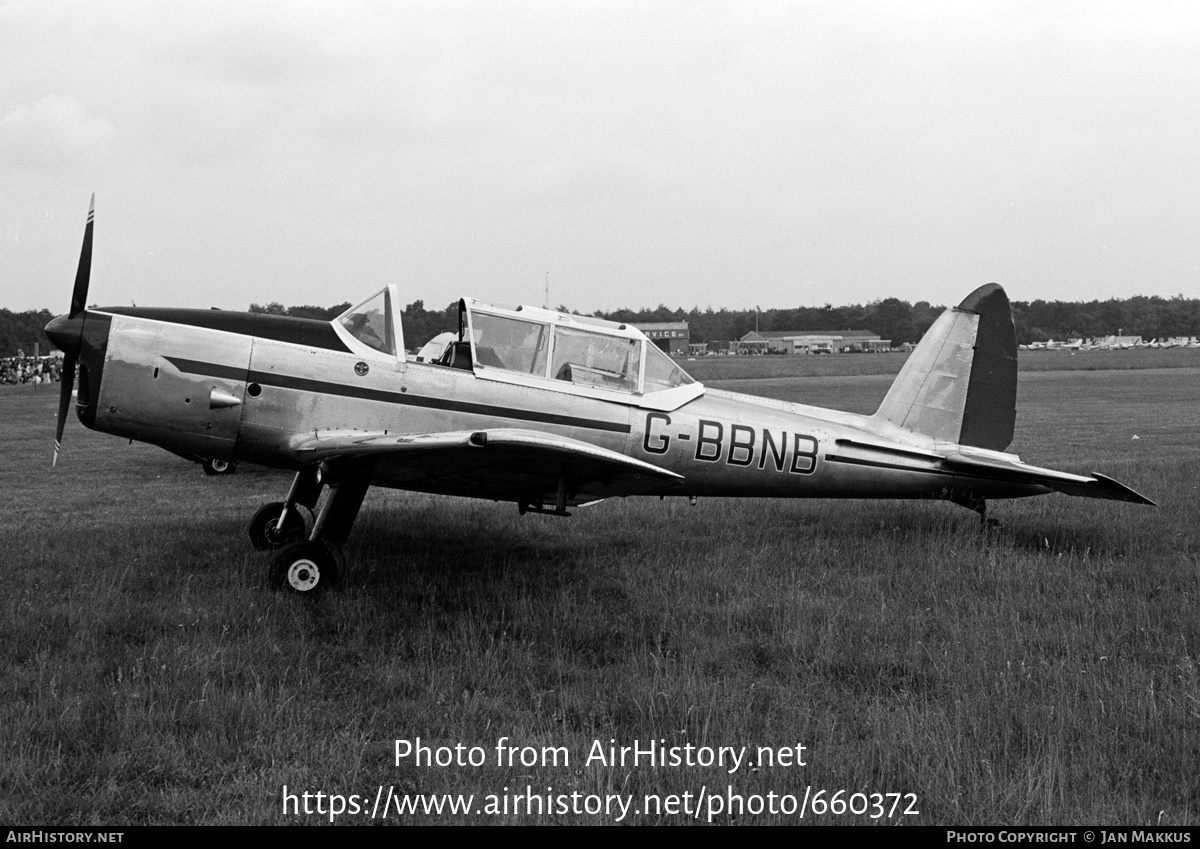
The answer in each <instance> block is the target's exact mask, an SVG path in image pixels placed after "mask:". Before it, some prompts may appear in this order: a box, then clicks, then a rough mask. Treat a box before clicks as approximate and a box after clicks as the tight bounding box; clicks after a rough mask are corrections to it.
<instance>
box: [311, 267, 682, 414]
mask: <svg viewBox="0 0 1200 849" xmlns="http://www.w3.org/2000/svg"><path fill="white" fill-rule="evenodd" d="M333 326H334V330H336V331H337V333H338V335H339V336H340V337H341V338H342V339H343V340H344V341H346V342H347V343H348V344H349V345H350V347H351V348H352V349H357V350H358V351H360V352H361V353H363V354H365V355H370V353H377V354H384V355H388V356H394V357H397V358H398V359H399V358H401V357H403V353H402V352H403V350H404V340H403V334H402V331H401V329H400V314H399V301H398V300H397V298H396V292H395V289H394V287H392V286H387V287H385V288H383V289H381V290H379V291H378V292H376V293H375V294H373V295H371V296H370V297H369V298H367V299H366V300H364V301H363V302H361V303H360V304H358V305H357V306H354V307H351V308H350V309H348V310H346V312H344V313H342V314H341V315H340V316H338V317H337V318H336V319H334V321H333ZM456 336H457V338H454V339H452V341H450V342H449V344H448V345H447V346H446V348H445V351H444V353H443V354H442V355H441V356H440V357H438V358H436V359H431V357H430V352H427V351H424V350H423V351H422V354H421V356H420V357H418V358H416V360H415V362H421V361H426V362H430V361H432V362H434V363H436V364H439V365H444V366H453V367H455V368H461V369H468V370H470V371H472V372H473V373H474V374H475V376H476V377H481V378H485V379H488V380H495V381H499V382H503V383H517V384H522V385H526V386H540V387H542V388H546V389H555V390H557V391H561V392H566V393H569V394H573V395H581V396H585V397H592V398H600V399H604V400H610V401H617V402H620V403H625V404H633V405H636V406H639V407H649V408H651V409H659V410H671V409H675V408H676V407H678V406H680V405H681V404H685V403H687V402H688V401H690V400H692V399H693V398H696V397H698V396H699V395H701V394H703V392H704V387H703V386H702V385H701V384H699V383H696V382H695V381H694V380H692V378H691V377H690V376H689V375H688V374H687V372H685V371H684V370H683V369H682V368H680V367H679V365H678V364H677V363H675V361H674V360H672V359H671V358H670V357H668V356H667V355H666V353H664V352H663V351H662V350H661V349H660V348H659V347H658V346H657V345H655V344H654V343H653V342H651V341H650V340H649V339H647V338H646V336H645V334H643V333H642V332H641V331H640V330H638V329H637V328H636V327H633V326H632V325H628V324H619V323H617V322H612V321H604V320H603V319H598V318H591V317H588V316H579V315H568V314H565V313H559V312H554V311H552V310H545V309H538V308H537V307H526V306H520V307H513V308H509V307H502V306H497V305H494V304H486V303H483V302H482V301H476V300H474V299H471V298H466V299H463V300H462V301H460V302H459V327H458V333H457V334H456ZM368 349H369V350H368Z"/></svg>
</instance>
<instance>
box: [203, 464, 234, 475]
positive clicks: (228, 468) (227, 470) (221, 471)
mask: <svg viewBox="0 0 1200 849" xmlns="http://www.w3.org/2000/svg"><path fill="white" fill-rule="evenodd" d="M201 466H202V467H203V468H204V474H206V475H232V474H233V473H234V472H236V471H237V463H233V462H230V461H229V460H205V461H204V462H203V463H202V464H201Z"/></svg>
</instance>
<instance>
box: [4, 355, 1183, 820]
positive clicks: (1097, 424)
mask: <svg viewBox="0 0 1200 849" xmlns="http://www.w3.org/2000/svg"><path fill="white" fill-rule="evenodd" d="M1137 353H1138V354H1140V353H1142V352H1137ZM1161 353H1164V354H1170V353H1172V352H1161ZM1188 353H1190V352H1188ZM1091 355H1092V354H1090V353H1089V354H1088V355H1084V354H1080V355H1078V356H1077V357H1076V358H1074V359H1080V358H1082V357H1084V356H1091ZM1135 355H1136V354H1130V355H1128V356H1129V357H1133V356H1135ZM1035 356H1040V357H1044V358H1047V359H1050V358H1057V359H1058V360H1060V361H1064V362H1066V361H1069V360H1068V359H1066V358H1070V355H1063V354H1039V355H1035ZM756 359H757V358H756ZM761 359H763V360H771V361H773V360H776V359H781V360H782V359H785V358H761ZM790 359H801V358H790ZM803 359H806V360H834V359H838V358H803ZM841 359H842V360H843V361H846V360H861V361H866V360H887V359H890V358H889V357H883V356H880V357H867V356H863V357H854V358H841ZM1125 362H1126V363H1132V364H1133V365H1139V364H1140V363H1139V362H1134V361H1133V360H1129V359H1126V360H1125ZM1112 364H1116V365H1120V363H1119V362H1116V361H1114V362H1113V363H1112ZM688 365H689V367H690V366H692V365H693V364H692V363H689V364H688ZM1168 365H1170V366H1172V367H1162V366H1161V365H1160V366H1159V367H1156V368H1148V369H1138V370H1099V371H1045V372H1029V373H1024V374H1023V375H1022V379H1021V386H1020V394H1019V411H1020V412H1019V417H1018V425H1017V427H1018V435H1017V441H1016V442H1015V443H1014V446H1013V449H1012V450H1014V451H1017V452H1019V453H1021V454H1022V456H1023V458H1024V459H1026V460H1028V461H1031V462H1035V463H1041V464H1045V465H1050V466H1054V467H1057V468H1062V469H1066V470H1072V471H1083V472H1088V471H1098V472H1103V473H1106V474H1110V475H1112V476H1113V477H1116V478H1117V479H1118V480H1121V481H1122V482H1124V483H1127V484H1129V485H1130V486H1133V487H1134V488H1135V489H1138V490H1139V491H1141V492H1143V493H1145V494H1146V495H1148V496H1149V497H1151V498H1153V499H1155V500H1156V501H1158V503H1159V505H1160V506H1159V507H1158V508H1144V507H1135V506H1132V505H1124V504H1113V503H1109V502H1100V501H1090V500H1083V499H1073V498H1068V497H1066V496H1062V495H1051V496H1047V497H1044V498H1037V499H1028V500H1022V501H1013V502H995V503H993V504H992V510H991V513H990V515H992V516H994V517H995V518H997V519H999V520H1000V527H999V528H997V529H991V530H989V531H986V532H985V531H982V530H981V529H980V526H979V522H978V520H977V518H976V517H975V516H974V514H971V513H969V512H968V511H966V510H962V509H961V508H957V507H954V506H952V505H948V504H944V503H932V502H864V501H840V502H830V501H812V502H803V501H795V502H782V501H760V500H745V501H734V500H717V499H712V500H703V499H702V500H701V501H700V503H699V504H698V505H697V506H695V507H690V506H689V505H688V504H687V501H686V500H685V499H667V500H664V501H659V500H627V501H618V502H615V503H603V504H600V505H597V506H595V507H591V508H587V509H583V510H580V511H578V512H577V513H576V515H575V516H574V517H573V518H571V519H566V520H564V519H559V518H554V517H546V516H533V515H531V516H525V517H518V515H517V511H516V509H515V508H514V507H513V506H512V505H498V504H493V503H491V502H474V501H467V500H457V499H450V498H437V497H427V496H422V495H411V494H406V493H396V492H382V491H372V492H371V493H370V495H369V496H368V499H367V502H366V504H365V506H364V509H363V513H362V515H361V517H360V519H359V522H358V525H357V527H356V529H355V533H354V536H353V537H352V539H351V544H350V545H349V546H348V547H347V558H348V563H349V571H348V574H347V576H346V579H345V581H344V583H343V586H341V587H339V588H338V589H337V590H336V591H334V592H330V593H328V594H326V595H324V596H321V597H318V598H315V599H309V598H298V597H295V596H291V595H286V594H283V593H279V592H275V591H273V590H271V589H269V588H268V587H267V585H266V579H265V567H266V558H265V556H264V555H261V554H259V553H257V552H254V551H253V550H252V549H251V548H250V546H249V544H248V541H247V540H246V538H245V533H244V527H245V524H246V522H247V521H248V519H249V517H250V515H251V513H252V512H253V511H254V510H255V509H256V508H257V507H258V506H259V505H260V504H262V503H264V502H266V501H270V500H276V499H278V498H279V497H281V496H282V495H283V493H284V491H285V490H286V487H287V484H288V478H287V477H286V476H284V475H281V474H279V473H275V472H269V471H265V470H257V469H254V468H251V467H243V468H242V469H241V470H239V472H238V474H237V475H235V476H232V477H226V478H209V479H206V478H204V477H203V476H202V475H201V474H200V472H199V469H198V467H196V466H193V465H191V464H188V463H185V462H183V461H181V460H179V459H177V458H175V457H173V456H171V455H169V454H167V453H165V452H163V451H161V450H159V449H156V448H152V447H149V446H144V445H140V444H134V445H129V444H127V443H126V442H124V441H121V440H117V439H114V438H112V437H107V436H104V435H100V434H95V433H92V432H89V431H85V430H84V429H83V428H82V427H81V426H80V425H79V424H78V422H77V421H74V420H72V421H71V422H70V423H69V425H68V428H67V434H66V440H65V452H64V455H63V459H62V461H61V462H60V465H59V468H58V469H57V470H54V471H53V472H52V471H51V470H50V455H51V448H52V438H53V417H54V407H55V396H54V393H53V392H47V391H46V390H44V389H43V390H41V391H40V392H39V391H35V390H33V389H31V388H14V389H7V388H6V389H3V390H0V422H2V423H3V427H4V432H5V436H6V440H5V448H4V454H3V458H4V462H3V463H2V464H0V481H2V482H3V485H4V491H5V493H6V494H7V504H6V509H5V510H4V513H3V515H2V516H0V541H2V542H3V553H2V554H0V559H2V562H3V571H2V573H0V574H2V575H3V578H4V581H5V589H4V592H3V593H0V612H2V616H0V629H2V630H0V682H2V686H3V693H4V697H3V699H2V700H0V728H3V732H0V734H2V737H0V740H2V743H0V822H4V823H10V824H37V823H45V824H64V825H65V824H88V823H93V824H136V823H264V824H270V823H285V822H295V821H325V820H327V819H328V818H327V817H322V816H316V815H314V816H311V817H304V816H296V815H294V814H286V815H285V813H284V811H283V797H282V791H283V787H284V786H285V785H286V786H287V787H288V788H289V792H292V793H302V792H304V791H309V792H312V793H315V792H317V791H322V792H324V793H336V794H360V795H362V796H364V797H366V801H367V803H370V802H373V801H374V799H375V797H376V794H377V792H378V788H380V787H383V788H385V791H384V792H385V793H386V792H387V788H392V789H393V790H394V792H396V793H398V794H417V793H424V794H437V793H464V794H475V797H476V798H475V806H476V807H478V808H482V807H483V806H484V804H485V799H484V797H485V796H487V794H503V793H506V792H507V793H509V794H513V793H518V792H520V793H524V791H525V788H526V786H531V787H532V790H533V793H535V794H542V795H543V796H544V795H545V794H546V793H548V792H551V793H552V794H554V795H559V794H564V795H568V796H569V794H572V793H580V794H620V795H630V796H633V797H635V800H634V802H633V805H632V808H631V810H630V812H629V813H628V815H627V816H625V818H624V819H623V820H622V821H623V822H681V823H682V822H692V821H698V822H706V821H709V820H711V821H713V822H722V823H727V822H737V823H754V824H757V823H771V822H775V823H789V822H798V821H800V820H799V817H798V815H796V814H791V815H787V814H778V813H777V814H774V815H772V814H771V813H769V812H766V811H764V812H762V813H754V812H751V811H746V810H743V811H742V812H741V813H740V814H735V815H730V814H729V812H728V811H727V810H726V811H721V812H716V813H714V812H713V811H712V808H711V805H712V794H715V793H721V794H726V793H727V792H728V791H727V790H726V788H732V792H734V793H737V794H740V795H741V796H742V797H743V798H744V799H748V798H751V797H753V796H755V795H756V794H757V795H761V796H763V797H765V796H766V795H767V794H769V793H775V794H785V795H786V794H790V795H791V796H794V797H795V798H796V799H799V798H802V797H804V796H805V794H806V789H807V791H808V793H809V795H810V798H811V796H812V794H816V793H817V792H818V791H824V796H823V798H824V799H826V800H828V799H830V798H831V797H833V796H834V794H835V793H837V791H845V793H844V795H843V796H842V797H840V798H841V799H842V800H843V801H849V800H850V799H851V794H854V793H865V794H872V793H884V794H886V793H893V794H897V793H898V794H915V800H916V801H915V804H912V802H911V799H910V798H903V799H902V800H901V803H900V805H899V806H897V807H896V809H895V810H894V811H892V812H891V813H892V816H882V817H876V818H874V819H872V816H871V814H872V813H874V809H868V812H867V813H866V814H862V815H858V816H854V815H852V814H850V813H844V814H840V815H834V814H831V813H825V814H823V815H820V816H816V815H814V811H815V810H817V809H816V808H814V807H811V806H810V807H808V808H807V813H806V816H805V817H804V820H803V821H804V822H812V821H815V822H861V823H869V822H897V821H907V822H910V823H919V824H979V823H994V824H1069V823H1096V824H1101V823H1109V824H1189V825H1195V824H1197V822H1200V782H1197V780H1196V775H1197V764H1198V763H1200V617H1197V615H1196V605H1197V600H1198V599H1200V578H1198V569H1197V567H1198V565H1200V531H1198V529H1197V523H1196V521H1195V507H1194V505H1195V503H1196V501H1197V498H1198V497H1200V492H1198V488H1200V487H1198V484H1197V481H1198V480H1200V439H1197V437H1196V435H1195V430H1196V425H1197V422H1198V416H1197V402H1198V400H1200V368H1197V365H1200V363H1198V364H1193V365H1190V366H1189V365H1188V364H1186V363H1185V364H1182V365H1181V364H1179V363H1170V364H1168ZM1025 366H1026V360H1025V359H1024V358H1023V360H1022V368H1023V371H1028V370H1027V369H1025ZM722 367H728V366H722ZM743 367H744V366H743V365H741V364H739V368H743ZM895 367H896V368H897V369H898V368H899V360H897V363H896V366H895ZM694 371H696V372H697V373H698V374H699V372H700V371H701V369H700V368H696V369H694ZM755 378H758V379H755ZM704 379H706V380H711V381H712V382H713V385H719V386H722V387H725V388H734V389H737V388H742V389H745V390H746V391H753V392H757V393H760V394H769V395H774V396H776V397H783V398H789V399H794V400H801V401H804V402H806V403H814V404H819V405H828V406H836V407H840V408H843V409H854V410H859V411H869V410H871V409H873V408H874V407H875V405H877V404H878V402H879V400H880V399H881V398H882V396H883V393H884V392H885V391H886V388H887V385H888V383H889V381H890V378H889V377H888V376H887V375H886V374H882V375H881V374H876V375H872V374H861V373H860V374H857V375H849V376H842V377H834V376H815V377H807V378H801V377H796V376H779V375H776V376H774V377H771V376H769V375H768V376H765V377H764V376H762V375H760V374H745V373H731V374H727V375H724V376H721V375H715V374H711V373H710V374H706V375H705V376H704ZM1135 435H1136V436H1137V437H1138V438H1137V439H1134V436H1135ZM417 737H420V738H421V740H422V741H423V742H425V743H426V744H429V745H440V746H454V745H455V744H463V745H465V746H467V747H470V746H479V747H481V748H482V749H483V750H485V752H486V754H487V758H486V763H485V764H483V765H481V766H447V767H438V766H417V765H415V764H413V763H412V761H411V759H405V760H404V761H403V762H401V763H400V764H399V765H397V764H396V763H395V758H394V749H395V741H396V740H397V739H403V740H413V739H415V738H417ZM502 737H508V738H511V739H510V740H509V744H510V745H514V746H518V747H522V746H532V747H565V749H566V751H567V753H568V755H569V758H570V762H569V763H563V762H562V759H561V758H560V761H559V763H558V764H557V765H554V764H538V765H533V766H528V767H526V766H521V765H520V763H517V764H516V765H514V766H511V767H509V766H498V765H497V764H496V763H495V751H494V747H495V745H496V741H497V740H498V739H499V738H502ZM597 740H598V741H600V742H601V743H602V744H603V745H605V746H607V745H608V743H609V741H610V740H615V741H616V742H617V745H632V744H633V742H634V741H635V740H639V741H641V742H642V743H643V744H644V743H645V742H647V741H651V740H654V741H657V740H663V741H665V745H667V746H685V745H688V744H691V745H694V746H711V747H717V746H732V747H735V748H736V747H741V746H748V747H750V754H749V756H748V760H749V761H752V762H753V765H751V763H749V762H746V763H743V765H742V766H741V767H740V768H739V769H738V770H737V771H736V772H735V773H733V774H729V773H728V772H727V771H726V770H725V769H722V768H720V767H716V766H711V767H706V766H691V767H689V766H667V767H655V766H648V765H644V764H643V765H639V766H637V767H632V766H619V765H616V766H614V765H606V764H600V763H595V762H593V763H586V756H587V754H588V752H589V749H590V748H591V746H592V744H593V741H597ZM797 745H803V746H805V751H804V757H805V759H806V765H805V766H802V767H801V766H781V765H779V764H775V765H773V766H772V765H769V764H768V763H766V762H765V758H760V757H758V753H757V751H756V750H757V747H759V746H764V747H792V748H793V751H794V747H795V746H797ZM506 788H507V790H506ZM547 788H553V790H552V791H548V790H547ZM702 792H704V793H706V794H707V805H708V806H703V807H702V808H701V812H700V816H699V819H698V820H693V818H692V816H690V815H688V814H685V813H682V812H674V813H667V812H660V813H655V812H652V811H647V810H641V808H643V807H644V804H643V803H644V799H643V797H644V796H645V795H646V794H658V795H659V796H666V795H668V794H677V795H679V796H680V797H681V798H680V799H679V800H678V801H679V802H680V804H681V805H682V804H685V803H687V800H685V799H683V798H682V794H685V793H687V794H691V795H690V796H689V797H688V798H689V799H690V800H691V801H690V804H692V805H695V804H696V802H697V801H698V799H697V797H698V794H700V793H702ZM580 798H582V797H580ZM884 803H885V804H884V808H885V813H888V811H887V808H889V807H890V806H891V805H892V800H891V799H890V798H886V797H885V799H884ZM314 804H315V803H314ZM522 804H524V803H522ZM751 804H752V803H751ZM367 807H368V808H369V807H370V805H369V804H367ZM511 808H512V804H511V802H510V808H509V811H508V813H507V814H506V813H503V812H501V813H499V814H496V815H494V816H493V815H487V814H483V815H471V816H467V815H462V814H451V813H449V812H443V813H441V814H433V813H430V814H424V813H416V814H397V813H396V812H394V811H392V812H390V813H389V815H388V816H387V817H386V821H388V822H421V823H430V822H520V823H531V822H532V823H537V822H556V823H571V822H579V823H595V822H612V821H614V820H616V819H617V817H616V816H615V815H605V814H603V813H601V814H597V815H591V814H587V813H560V812H558V811H553V812H551V813H546V812H543V813H541V814H538V813H536V812H533V813H527V812H526V811H525V810H524V809H522V810H521V811H520V812H519V813H516V814H514V813H513V812H512V809H511ZM905 809H916V810H919V811H920V813H919V814H917V815H913V816H902V815H901V812H902V811H904V810H905ZM638 811H640V812H638ZM365 819H366V818H365V817H364V816H362V815H360V816H358V817H351V816H344V817H342V819H341V821H343V822H346V821H351V820H355V821H364V820H365Z"/></svg>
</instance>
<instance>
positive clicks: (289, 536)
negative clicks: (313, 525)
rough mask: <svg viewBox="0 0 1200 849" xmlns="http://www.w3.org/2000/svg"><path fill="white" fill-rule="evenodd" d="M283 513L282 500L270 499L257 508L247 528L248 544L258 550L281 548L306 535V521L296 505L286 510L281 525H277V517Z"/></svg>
mask: <svg viewBox="0 0 1200 849" xmlns="http://www.w3.org/2000/svg"><path fill="white" fill-rule="evenodd" d="M282 514H283V502H282V501H272V502H271V503H270V504H267V505H266V506H264V507H261V508H259V510H258V512H257V513H255V514H254V518H253V519H251V520H250V527H249V528H248V529H247V530H248V532H249V534H250V544H251V545H253V546H254V547H255V548H257V549H258V550H259V551H268V550H270V549H272V548H282V547H283V546H285V545H287V544H288V543H291V542H298V541H300V540H303V539H304V538H305V537H306V536H308V523H307V522H306V521H305V520H304V515H303V514H302V513H301V512H300V511H299V509H297V508H296V507H292V508H291V509H290V510H288V511H287V516H286V517H285V518H284V520H283V526H282V527H280V525H279V517H280V516H281V515H282Z"/></svg>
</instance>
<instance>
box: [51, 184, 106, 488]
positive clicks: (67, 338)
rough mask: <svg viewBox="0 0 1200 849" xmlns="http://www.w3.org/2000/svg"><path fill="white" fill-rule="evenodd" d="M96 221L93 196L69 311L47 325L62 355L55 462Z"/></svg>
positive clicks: (78, 345) (80, 334) (82, 315)
mask: <svg viewBox="0 0 1200 849" xmlns="http://www.w3.org/2000/svg"><path fill="white" fill-rule="evenodd" d="M95 220H96V195H95V194H94V193H93V194H92V203H91V206H89V207H88V216H87V226H86V227H85V228H84V231H83V248H82V249H81V250H80V252H79V269H78V270H77V271H76V272H75V288H74V290H73V291H72V292H71V311H70V312H68V313H67V314H66V315H65V316H61V315H60V316H58V317H57V318H55V319H54V320H52V321H51V322H50V323H49V324H47V325H46V335H47V336H49V337H50V341H51V342H53V343H54V344H55V346H56V347H57V348H58V349H59V350H61V351H62V352H63V354H64V355H65V356H64V357H63V369H62V389H61V390H60V393H59V396H58V425H57V427H56V429H55V432H54V462H53V463H52V465H53V466H57V465H58V455H59V453H60V452H61V451H62V436H63V428H65V427H66V425H67V413H68V412H69V410H70V408H71V389H72V388H73V387H74V385H75V365H76V363H77V362H78V360H79V349H80V348H81V347H82V344H83V322H84V320H85V318H86V317H87V316H86V309H85V307H86V305H87V295H88V282H89V280H90V279H91V276H92V230H93V228H94V227H95Z"/></svg>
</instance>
